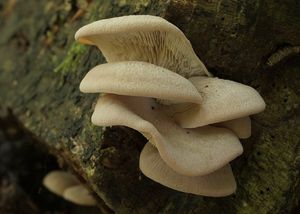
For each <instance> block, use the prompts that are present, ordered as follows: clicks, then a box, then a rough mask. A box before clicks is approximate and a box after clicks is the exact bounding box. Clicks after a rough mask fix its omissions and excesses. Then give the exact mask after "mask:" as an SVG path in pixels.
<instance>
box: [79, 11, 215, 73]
mask: <svg viewBox="0 0 300 214" xmlns="http://www.w3.org/2000/svg"><path fill="white" fill-rule="evenodd" d="M75 39H76V40H77V41H79V42H81V43H84V44H89V45H95V46H97V47H98V48H99V49H100V50H101V52H102V54H103V55H104V57H105V58H106V60H107V62H120V61H144V62H149V63H152V64H155V65H158V66H161V67H164V68H167V69H169V70H171V71H173V72H175V73H178V74H180V75H182V76H189V77H190V76H195V75H208V74H209V72H208V71H207V69H206V67H205V66H204V64H203V63H202V62H201V60H200V59H199V58H198V57H197V55H196V54H195V52H194V50H193V48H192V45H191V43H190V41H189V40H188V39H187V38H186V37H185V35H184V34H183V33H182V31H181V30H180V29H179V28H177V27H176V26H175V25H172V24H171V23H169V22H168V21H166V20H165V19H163V18H161V17H157V16H150V15H139V16H135V15H132V16H123V17H115V18H110V19H103V20H99V21H96V22H93V23H90V24H88V25H85V26H83V27H82V28H80V29H79V30H78V31H77V32H76V34H75Z"/></svg>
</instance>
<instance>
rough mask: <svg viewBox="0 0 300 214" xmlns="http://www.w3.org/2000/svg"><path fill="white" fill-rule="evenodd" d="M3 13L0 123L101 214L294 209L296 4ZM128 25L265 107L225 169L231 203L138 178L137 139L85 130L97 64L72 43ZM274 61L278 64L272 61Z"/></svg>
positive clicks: (144, 1)
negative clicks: (184, 52) (158, 26)
mask: <svg viewBox="0 0 300 214" xmlns="http://www.w3.org/2000/svg"><path fill="white" fill-rule="evenodd" d="M0 8H1V11H0V17H1V19H0V23H1V27H0V31H1V37H0V59H1V63H0V116H1V117H5V115H6V114H7V111H8V110H9V111H11V112H12V113H13V115H14V116H15V118H17V120H18V122H19V123H21V124H22V126H23V128H24V129H26V130H27V131H29V132H31V133H32V134H33V135H34V136H36V137H37V138H38V139H39V141H38V142H39V143H40V144H42V145H45V146H46V147H47V148H48V149H49V151H50V152H51V153H53V154H54V155H55V156H56V157H57V158H58V159H59V160H60V161H61V162H63V163H64V165H66V166H68V167H70V168H71V169H73V170H74V172H75V173H76V174H77V175H78V176H80V177H81V178H82V179H83V180H84V181H86V182H87V185H88V187H89V188H90V189H91V190H93V191H94V193H95V197H97V199H98V201H99V207H101V208H102V211H103V210H106V211H107V210H108V207H109V209H111V210H112V211H114V212H116V213H172V214H173V213H290V212H291V211H292V210H293V209H294V208H295V207H296V205H297V200H298V199H299V168H300V161H299V160H300V149H299V145H300V143H299V139H300V126H299V123H300V122H299V121H300V120H299V102H300V98H299V82H300V77H299V72H300V60H299V53H298V52H297V48H294V49H293V47H297V46H299V45H300V15H299V11H300V3H298V2H297V1H294V0H286V1H284V2H283V1H276V0H265V1H262V0H250V1H249V0H240V1H234V0H222V1H217V0H190V1H187V0H169V1H163V0H159V1H154V0H131V1H130V0H112V1H106V0H103V1H91V0H89V1H88V0H71V1H63V0H55V1H37V0H28V1H16V0H7V1H6V0H0ZM129 14H152V15H157V16H161V17H164V18H165V19H167V20H169V21H170V22H172V23H173V24H175V25H176V26H178V27H179V28H180V29H181V30H182V31H183V32H184V33H185V34H186V36H187V37H188V38H189V39H190V41H191V43H192V45H193V47H194V49H195V51H196V53H197V54H198V56H199V57H200V59H201V60H202V61H203V62H204V63H205V64H206V65H207V67H208V69H209V70H210V71H211V72H212V73H213V74H214V75H215V76H218V77H220V78H226V79H231V80H235V81H238V82H242V83H244V84H248V85H250V86H252V87H254V88H256V89H257V90H258V91H259V92H260V93H261V95H262V96H263V98H264V99H265V101H266V103H267V109H266V110H265V112H263V113H261V114H259V115H256V116H253V117H252V121H253V126H252V128H253V130H252V137H251V138H250V139H248V140H242V143H243V145H244V150H245V151H244V154H243V155H242V156H241V157H240V158H238V159H237V160H234V161H233V162H232V165H233V170H234V174H235V176H236V179H237V183H238V189H237V192H236V194H235V195H233V196H230V197H224V198H209V197H200V196H195V195H191V194H184V193H179V192H176V191H173V190H171V189H168V188H166V187H163V186H161V185H159V184H157V183H155V182H153V181H151V180H150V179H147V178H146V177H145V176H143V175H142V173H141V172H140V171H139V168H138V158H139V153H140V151H141V148H142V147H143V144H144V143H145V142H146V140H145V139H144V138H143V137H142V136H141V135H140V134H139V133H137V132H136V131H134V130H131V129H129V128H126V127H112V128H106V129H105V128H101V127H95V126H93V125H92V124H91V122H90V117H91V114H92V106H93V104H94V102H95V100H96V97H97V95H92V94H88V95H87V94H84V95H83V94H82V93H80V92H79V89H78V86H79V83H80V81H81V79H82V78H83V76H84V74H85V73H86V72H87V71H88V70H89V69H91V68H92V67H94V66H95V65H97V64H101V63H104V62H105V60H104V58H103V56H102V55H101V53H100V52H99V51H98V50H97V49H96V48H94V47H87V46H84V45H81V44H76V43H75V41H74V39H73V38H74V34H75V32H76V30H77V29H78V28H79V27H80V26H83V25H85V24H87V23H90V22H92V21H94V20H98V19H103V18H108V17H116V16H121V15H129ZM276 52H277V55H276ZM274 53H275V55H274ZM278 54H279V59H280V62H279V63H277V61H276V60H272V59H274V56H278ZM272 56H273V58H272ZM269 57H271V58H269ZM277 58H278V57H277ZM268 59H271V60H269V61H268ZM220 108H222V107H220ZM104 204H105V205H104ZM106 206H107V207H106ZM103 212H104V211H103Z"/></svg>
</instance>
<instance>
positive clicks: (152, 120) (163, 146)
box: [92, 94, 243, 176]
mask: <svg viewBox="0 0 300 214" xmlns="http://www.w3.org/2000/svg"><path fill="white" fill-rule="evenodd" d="M92 123H93V124H95V125H98V126H113V125H123V126H127V127H130V128H133V129H135V130H137V131H139V132H141V133H142V134H143V135H144V136H145V137H146V138H147V139H148V140H149V141H150V142H151V143H152V144H153V145H155V146H156V147H157V149H158V151H159V153H160V155H161V157H162V159H163V160H164V161H165V162H166V163H167V165H169V166H170V167H171V168H172V169H173V170H174V171H176V172H177V173H180V174H184V175H188V176H198V175H205V174H208V173H211V172H213V171H215V170H217V169H219V168H221V167H223V166H225V165H226V164H227V163H228V162H230V161H231V160H233V159H234V158H236V157H237V156H239V155H240V154H242V152H243V148H242V146H241V144H240V142H239V140H238V138H237V137H236V136H235V134H234V133H232V132H231V131H230V130H228V129H224V128H216V127H210V126H206V127H201V128H197V129H183V128H181V127H180V126H178V125H177V124H176V123H175V122H174V121H173V120H172V119H171V118H170V117H167V116H165V115H164V113H163V112H162V111H161V109H160V105H158V104H157V103H156V102H155V101H154V100H153V99H151V98H143V97H128V96H118V95H111V94H106V95H104V96H103V97H101V98H100V99H99V100H98V102H97V104H96V107H95V111H94V113H93V116H92Z"/></svg>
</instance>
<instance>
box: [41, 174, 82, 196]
mask: <svg viewBox="0 0 300 214" xmlns="http://www.w3.org/2000/svg"><path fill="white" fill-rule="evenodd" d="M78 184H80V181H79V180H78V179H77V178H76V177H75V176H74V175H73V174H71V173H69V172H66V171H62V170H55V171H51V172H49V173H48V174H47V175H46V176H45V177H44V179H43V185H44V186H45V187H46V188H47V189H48V190H50V191H51V192H53V193H55V194H57V195H59V196H62V195H63V192H64V191H65V190H66V189H67V188H68V187H71V186H74V185H78Z"/></svg>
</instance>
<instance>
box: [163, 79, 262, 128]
mask: <svg viewBox="0 0 300 214" xmlns="http://www.w3.org/2000/svg"><path fill="white" fill-rule="evenodd" d="M190 81H191V82H192V83H193V84H194V86H195V87H196V88H197V89H198V91H199V93H200V94H201V96H202V103H201V105H185V106H184V107H182V105H177V106H176V105H173V106H169V107H168V109H167V111H169V114H172V115H173V116H174V118H175V120H176V121H177V122H178V123H179V124H180V126H181V127H184V128H195V127H200V126H205V125H208V124H213V123H219V122H224V121H227V120H233V119H237V118H241V117H245V116H248V115H252V114H256V113H259V112H261V111H263V110H264V109H265V106H266V105H265V102H264V100H263V99H262V97H261V96H260V95H259V93H258V92H257V91H256V90H255V89H253V88H251V87H250V86H246V85H243V84H240V83H237V82H233V81H230V80H223V79H218V78H209V77H192V78H190Z"/></svg>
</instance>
